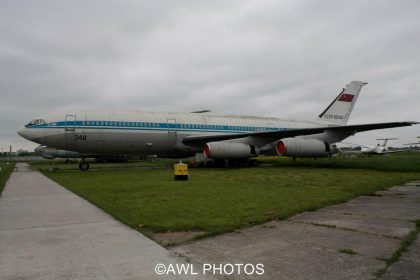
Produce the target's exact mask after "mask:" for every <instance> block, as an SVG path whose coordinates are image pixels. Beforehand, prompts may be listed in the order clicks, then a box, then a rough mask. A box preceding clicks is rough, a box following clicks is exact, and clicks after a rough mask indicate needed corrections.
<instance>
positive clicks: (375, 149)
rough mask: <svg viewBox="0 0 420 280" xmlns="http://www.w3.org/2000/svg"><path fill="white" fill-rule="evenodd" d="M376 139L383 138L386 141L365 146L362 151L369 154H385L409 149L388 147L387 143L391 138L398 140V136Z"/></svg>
mask: <svg viewBox="0 0 420 280" xmlns="http://www.w3.org/2000/svg"><path fill="white" fill-rule="evenodd" d="M376 140H383V141H384V142H383V143H382V144H378V145H376V146H363V147H362V149H361V150H360V151H361V153H362V154H368V155H383V154H391V153H401V152H407V150H389V149H388V147H386V143H387V142H388V141H389V140H398V138H379V139H376Z"/></svg>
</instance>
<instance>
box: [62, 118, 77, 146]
mask: <svg viewBox="0 0 420 280" xmlns="http://www.w3.org/2000/svg"><path fill="white" fill-rule="evenodd" d="M75 138H76V115H66V118H65V119H64V146H65V149H68V150H71V149H74V148H75V147H76V143H77V142H76V140H75Z"/></svg>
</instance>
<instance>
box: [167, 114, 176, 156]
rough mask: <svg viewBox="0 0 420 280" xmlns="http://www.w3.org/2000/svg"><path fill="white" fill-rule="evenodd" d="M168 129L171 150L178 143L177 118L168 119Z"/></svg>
mask: <svg viewBox="0 0 420 280" xmlns="http://www.w3.org/2000/svg"><path fill="white" fill-rule="evenodd" d="M166 124H167V129H168V147H171V148H170V150H173V149H174V148H175V147H176V143H177V132H178V128H177V124H176V119H174V118H170V119H169V118H168V119H166Z"/></svg>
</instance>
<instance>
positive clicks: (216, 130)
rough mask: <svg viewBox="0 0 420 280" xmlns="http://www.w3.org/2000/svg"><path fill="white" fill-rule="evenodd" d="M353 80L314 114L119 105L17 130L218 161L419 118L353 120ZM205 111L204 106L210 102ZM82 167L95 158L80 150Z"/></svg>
mask: <svg viewBox="0 0 420 280" xmlns="http://www.w3.org/2000/svg"><path fill="white" fill-rule="evenodd" d="M366 84H367V83H365V82H361V81H352V82H351V83H350V84H348V85H346V87H345V88H343V90H342V91H341V92H340V93H339V94H338V96H337V97H336V98H335V99H334V100H333V101H332V102H331V103H330V104H329V106H328V107H327V108H326V109H325V110H324V111H323V112H322V113H321V114H320V115H319V116H318V117H317V118H315V119H314V120H312V121H296V120H284V119H279V118H272V117H254V116H237V115H215V114H211V113H209V112H202V111H198V112H199V113H197V112H192V113H171V112H161V113H158V112H135V111H134V112H128V111H123V112H116V111H96V110H85V111H79V112H72V113H69V114H63V115H52V114H51V115H47V116H46V117H45V118H37V119H34V120H32V121H31V122H29V123H28V124H26V125H25V126H24V127H23V128H22V129H20V130H19V131H18V134H19V135H20V136H22V137H23V138H26V139H28V140H30V141H33V142H36V143H39V144H41V145H46V146H49V147H55V148H57V149H64V150H70V151H76V152H79V153H82V154H85V155H101V154H102V155H136V156H138V155H141V156H147V155H157V156H159V157H166V158H184V157H190V156H194V155H195V154H197V153H203V154H204V156H205V157H206V158H211V159H214V160H216V161H218V162H221V161H223V162H224V160H230V161H241V162H245V161H247V162H248V163H249V164H250V165H253V164H255V162H256V161H255V160H254V159H253V158H254V157H256V156H258V155H280V156H285V157H292V158H298V157H309V158H311V157H312V158H316V157H329V156H331V155H332V154H334V153H336V152H337V151H336V149H334V143H336V142H340V141H342V140H344V139H345V138H347V137H349V136H351V135H354V134H355V133H358V132H363V131H370V130H374V129H386V128H393V127H403V126H411V125H414V124H418V122H414V121H405V122H386V123H369V124H355V125H347V122H348V119H349V117H350V114H351V112H352V110H353V107H354V105H355V103H356V100H357V98H358V96H359V93H360V90H361V88H362V87H363V86H364V85H366ZM205 111H206V110H205ZM79 168H80V169H81V170H88V169H89V163H88V162H86V161H85V160H84V158H82V160H81V161H80V163H79Z"/></svg>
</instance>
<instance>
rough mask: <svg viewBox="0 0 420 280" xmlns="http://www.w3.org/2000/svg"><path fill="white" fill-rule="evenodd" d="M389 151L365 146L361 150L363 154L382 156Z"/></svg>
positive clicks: (383, 148)
mask: <svg viewBox="0 0 420 280" xmlns="http://www.w3.org/2000/svg"><path fill="white" fill-rule="evenodd" d="M387 150H388V149H387V148H386V147H383V146H364V147H362V149H361V153H363V154H381V153H384V152H386V151H387Z"/></svg>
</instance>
